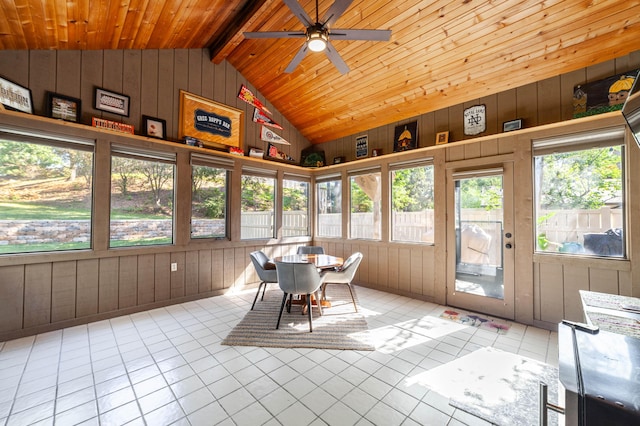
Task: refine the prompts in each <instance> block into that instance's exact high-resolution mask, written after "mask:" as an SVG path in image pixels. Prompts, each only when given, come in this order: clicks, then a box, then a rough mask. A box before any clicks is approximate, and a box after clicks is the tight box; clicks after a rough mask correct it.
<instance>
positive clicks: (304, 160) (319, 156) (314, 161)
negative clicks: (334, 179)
mask: <svg viewBox="0 0 640 426" xmlns="http://www.w3.org/2000/svg"><path fill="white" fill-rule="evenodd" d="M325 164H326V161H325V159H324V151H314V150H313V148H307V149H305V150H303V151H302V155H301V160H300V165H301V166H302V167H324V165H325Z"/></svg>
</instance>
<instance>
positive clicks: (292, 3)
mask: <svg viewBox="0 0 640 426" xmlns="http://www.w3.org/2000/svg"><path fill="white" fill-rule="evenodd" d="M282 1H283V2H284V4H286V5H287V6H288V7H289V9H291V11H292V12H293V14H294V15H296V18H298V19H299V20H300V22H302V23H303V24H304V26H305V27H310V26H311V25H313V22H312V21H311V18H309V15H308V14H307V12H305V10H304V9H303V8H302V6H300V3H298V2H297V1H296V0H282Z"/></svg>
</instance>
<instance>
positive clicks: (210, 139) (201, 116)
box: [178, 90, 244, 148]
mask: <svg viewBox="0 0 640 426" xmlns="http://www.w3.org/2000/svg"><path fill="white" fill-rule="evenodd" d="M243 129H244V115H243V112H242V111H241V110H239V109H236V108H232V107H230V106H227V105H223V104H220V103H218V102H214V101H212V100H210V99H207V98H203V97H201V96H198V95H194V94H192V93H189V92H185V91H184V90H181V91H180V127H179V129H178V137H179V138H180V139H182V138H184V137H185V136H190V137H193V138H196V139H198V140H199V141H201V142H202V143H203V145H204V146H210V147H216V148H218V147H228V146H232V147H237V148H242V133H243Z"/></svg>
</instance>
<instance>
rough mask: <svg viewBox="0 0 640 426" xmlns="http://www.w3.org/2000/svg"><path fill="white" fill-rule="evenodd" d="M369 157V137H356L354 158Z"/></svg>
mask: <svg viewBox="0 0 640 426" xmlns="http://www.w3.org/2000/svg"><path fill="white" fill-rule="evenodd" d="M367 155H369V136H368V135H362V136H358V137H356V158H364V157H366V156H367Z"/></svg>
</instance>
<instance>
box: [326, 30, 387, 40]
mask: <svg viewBox="0 0 640 426" xmlns="http://www.w3.org/2000/svg"><path fill="white" fill-rule="evenodd" d="M329 37H331V38H332V39H334V40H373V41H389V39H390V38H391V30H343V29H335V30H331V31H330V32H329Z"/></svg>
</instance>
